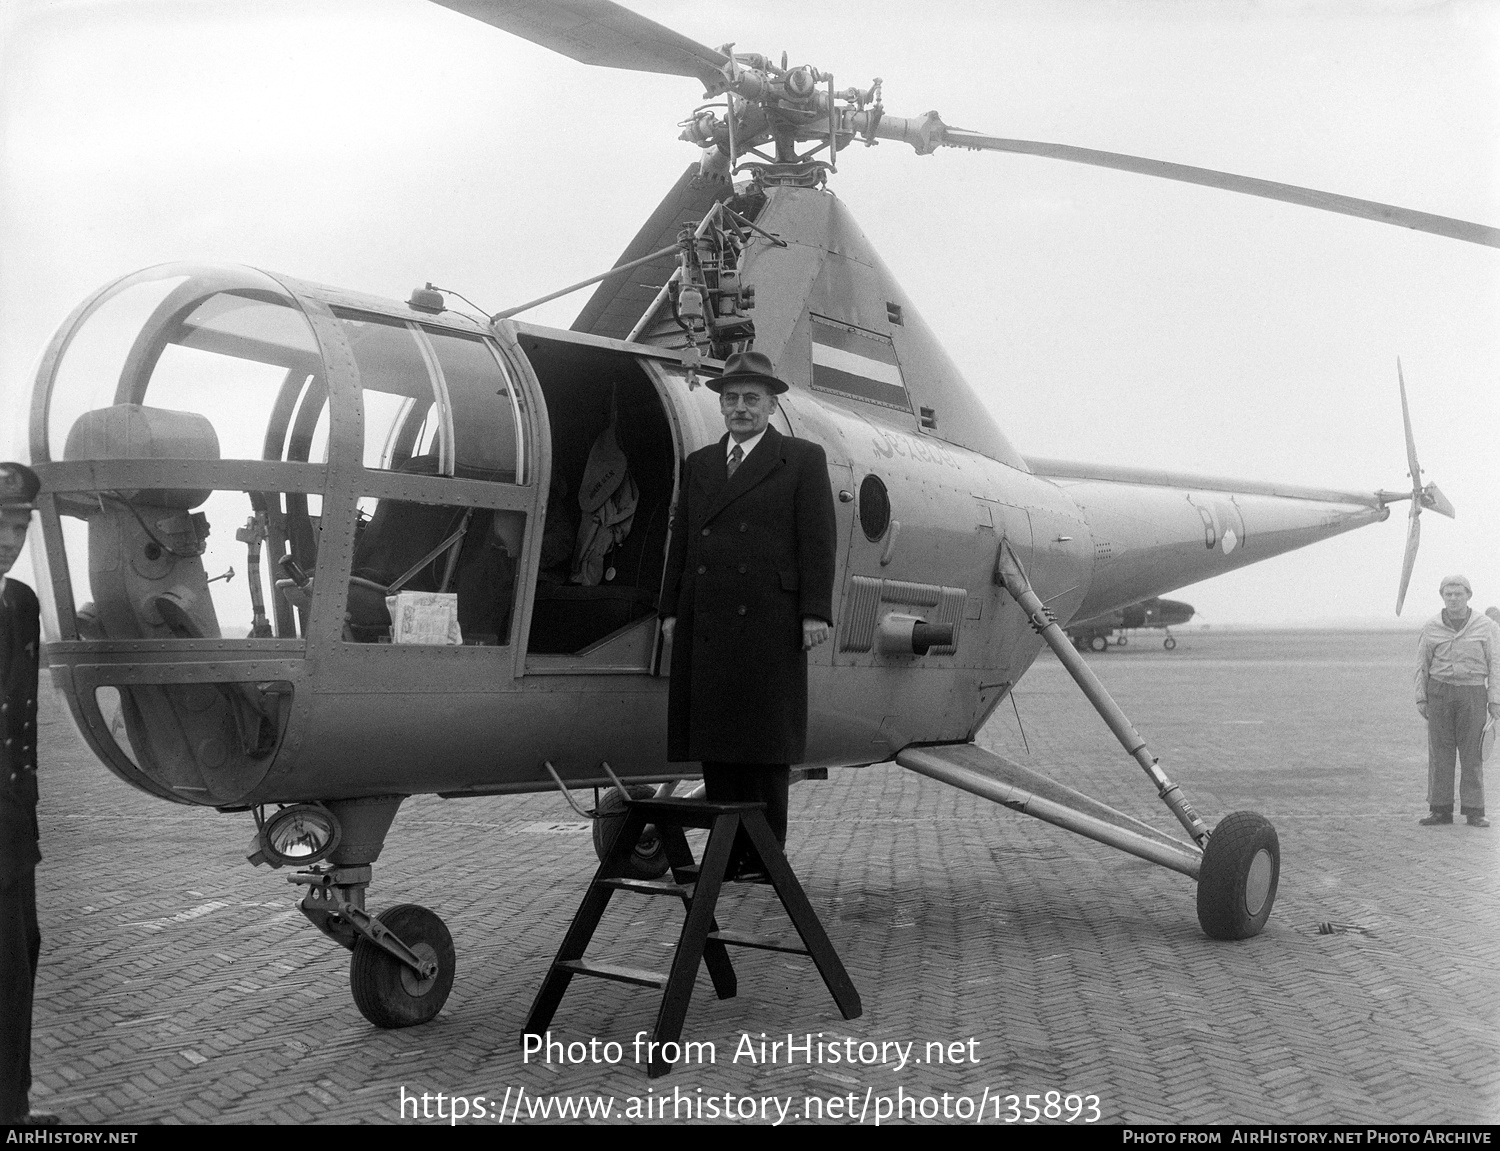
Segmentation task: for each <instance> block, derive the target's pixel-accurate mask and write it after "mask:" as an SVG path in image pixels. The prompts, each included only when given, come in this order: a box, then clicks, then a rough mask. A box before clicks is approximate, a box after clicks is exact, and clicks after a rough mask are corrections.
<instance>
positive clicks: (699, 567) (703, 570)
mask: <svg viewBox="0 0 1500 1151" xmlns="http://www.w3.org/2000/svg"><path fill="white" fill-rule="evenodd" d="M707 570H708V569H707V568H706V567H704V566H703V565H702V564H699V565H698V574H699V575H702V574H703V573H704V572H706V571H707Z"/></svg>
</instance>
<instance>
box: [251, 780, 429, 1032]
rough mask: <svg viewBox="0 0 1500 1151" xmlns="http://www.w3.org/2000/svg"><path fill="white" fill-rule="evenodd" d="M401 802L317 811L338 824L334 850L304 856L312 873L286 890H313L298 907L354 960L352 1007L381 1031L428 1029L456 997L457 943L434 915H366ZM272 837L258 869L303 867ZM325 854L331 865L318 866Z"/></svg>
mask: <svg viewBox="0 0 1500 1151" xmlns="http://www.w3.org/2000/svg"><path fill="white" fill-rule="evenodd" d="M403 798H405V797H404V796H400V795H373V796H362V797H359V798H356V799H330V800H327V801H326V802H324V803H321V804H317V805H315V806H316V808H317V811H318V812H319V813H321V815H323V816H326V817H328V818H329V819H331V820H332V823H333V830H334V834H333V836H332V840H333V842H332V845H328V844H325V845H323V846H322V847H321V848H320V849H318V850H316V851H309V850H303V851H302V852H301V854H302V855H303V856H304V858H303V859H302V860H301V861H300V862H303V863H311V864H312V865H313V866H310V867H304V868H303V869H302V870H301V871H298V872H297V873H296V874H295V875H289V876H287V882H289V883H292V884H295V885H297V886H298V887H305V888H307V892H306V894H304V895H303V897H302V902H301V903H300V904H299V905H298V908H299V910H301V912H302V914H303V915H305V916H307V918H308V920H309V921H310V922H311V923H312V925H313V926H314V927H316V928H317V929H318V930H319V931H321V932H322V933H323V934H324V935H326V936H328V938H329V939H332V940H333V941H334V942H335V943H337V944H338V945H339V946H340V947H344V948H347V949H348V950H350V951H352V952H353V953H354V954H353V956H352V957H351V959H350V961H349V987H350V990H352V991H353V992H354V1004H355V1006H356V1007H358V1008H359V1010H360V1014H362V1015H363V1016H364V1017H365V1018H366V1019H368V1020H369V1021H370V1022H371V1023H373V1024H375V1026H376V1027H412V1026H414V1025H415V1024H418V1023H426V1022H427V1021H428V1020H429V1019H431V1018H432V1017H433V1016H435V1015H436V1014H437V1013H438V1012H439V1011H441V1010H442V1009H443V1004H444V1003H446V1002H447V1001H448V992H450V991H451V990H452V989H453V972H454V968H455V960H454V951H453V937H452V936H451V935H449V934H448V928H447V927H446V926H445V925H444V924H443V921H442V920H441V919H439V918H438V916H437V915H436V914H435V913H433V912H431V911H428V910H427V908H425V907H418V906H417V905H416V904H414V903H403V904H401V905H399V906H397V907H392V908H389V909H388V910H386V911H382V912H381V913H380V914H379V915H371V914H370V913H369V912H368V911H366V910H365V889H366V888H367V887H369V886H370V875H371V872H372V870H373V868H372V865H373V864H374V862H375V861H376V860H377V859H379V858H380V851H381V848H382V847H384V845H385V836H386V832H388V831H389V830H390V827H391V823H392V821H393V820H394V819H395V818H396V809H397V808H399V807H400V806H401V801H402V799H403ZM281 814H282V815H285V814H287V813H286V812H283V813H281ZM257 822H259V820H258V818H257ZM273 822H274V821H273ZM266 834H267V827H265V826H262V827H261V831H260V833H259V834H258V836H257V841H258V842H259V843H260V850H258V851H257V852H256V853H255V854H253V855H252V856H251V857H250V858H251V860H252V861H253V862H256V863H265V862H269V863H272V864H273V866H278V867H279V866H281V865H282V864H283V863H294V862H297V860H295V858H294V857H290V856H288V855H287V854H286V853H285V852H278V853H276V854H274V855H273V854H272V853H271V852H270V850H269V848H268V847H267V846H266V844H265V842H264V838H265V835H266ZM283 846H290V847H291V848H298V847H301V848H304V849H305V848H307V847H308V846H309V845H308V844H304V843H302V842H301V841H291V840H289V841H288V844H287V845H283ZM325 854H326V855H327V859H328V862H327V863H319V862H317V861H318V860H321V859H323V858H324V855H325Z"/></svg>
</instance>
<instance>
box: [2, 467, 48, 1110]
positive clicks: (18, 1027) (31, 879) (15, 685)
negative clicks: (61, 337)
mask: <svg viewBox="0 0 1500 1151" xmlns="http://www.w3.org/2000/svg"><path fill="white" fill-rule="evenodd" d="M40 486H41V485H40V483H39V482H38V480H37V475H36V473H35V472H34V471H32V470H31V469H30V468H28V467H26V465H24V464H0V1123H47V1122H51V1123H55V1122H57V1119H56V1117H55V1116H51V1115H32V1114H28V1112H29V1111H30V1105H29V1103H28V1101H27V1093H28V1092H29V1091H30V1090H31V989H32V986H33V985H34V984H35V982H36V963H37V956H38V955H39V954H40V952H41V947H42V936H41V932H40V931H38V929H37V923H36V865H37V863H38V862H39V861H40V860H41V858H42V855H41V852H39V851H38V850H37V838H38V837H37V824H36V689H37V663H38V654H39V648H40V642H41V636H40V626H39V623H38V613H37V602H36V593H34V592H33V591H32V590H31V589H30V588H29V587H27V586H26V585H25V584H23V583H18V582H16V581H15V580H13V579H10V578H8V577H7V575H6V573H7V572H9V571H10V569H11V566H12V565H13V564H14V563H15V562H16V559H17V557H19V556H20V554H21V548H22V547H23V546H24V545H25V543H26V529H27V528H28V527H29V526H30V524H31V511H32V508H33V506H34V504H35V501H36V493H37V489H38V488H39V487H40Z"/></svg>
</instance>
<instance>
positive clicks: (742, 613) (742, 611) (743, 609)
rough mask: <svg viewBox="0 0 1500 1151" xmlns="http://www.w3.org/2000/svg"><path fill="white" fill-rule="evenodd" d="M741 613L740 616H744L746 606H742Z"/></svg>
mask: <svg viewBox="0 0 1500 1151" xmlns="http://www.w3.org/2000/svg"><path fill="white" fill-rule="evenodd" d="M739 612H740V615H744V614H745V605H744V604H740V607H739Z"/></svg>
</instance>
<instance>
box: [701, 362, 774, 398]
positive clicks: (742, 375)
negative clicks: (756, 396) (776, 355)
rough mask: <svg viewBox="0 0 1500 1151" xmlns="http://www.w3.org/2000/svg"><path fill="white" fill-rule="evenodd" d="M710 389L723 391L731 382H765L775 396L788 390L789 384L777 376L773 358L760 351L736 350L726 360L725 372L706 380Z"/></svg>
mask: <svg viewBox="0 0 1500 1151" xmlns="http://www.w3.org/2000/svg"><path fill="white" fill-rule="evenodd" d="M703 382H704V383H705V384H707V385H708V388H709V390H710V391H714V392H722V391H723V390H724V385H726V384H729V383H757V384H764V385H765V386H766V387H767V388H769V389H770V390H771V394H772V395H773V396H775V395H780V394H781V393H782V392H784V391H786V390H787V385H786V383H785V382H783V381H782V380H779V379H777V378H776V369H775V367H774V366H773V365H772V364H771V358H770V357H769V356H766V355H762V354H761V353H760V352H735V354H734V355H732V356H730V357H729V359H727V360H725V361H724V374H723V375H721V376H720V377H719V378H718V379H716V380H712V379H710V380H704V381H703Z"/></svg>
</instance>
